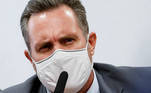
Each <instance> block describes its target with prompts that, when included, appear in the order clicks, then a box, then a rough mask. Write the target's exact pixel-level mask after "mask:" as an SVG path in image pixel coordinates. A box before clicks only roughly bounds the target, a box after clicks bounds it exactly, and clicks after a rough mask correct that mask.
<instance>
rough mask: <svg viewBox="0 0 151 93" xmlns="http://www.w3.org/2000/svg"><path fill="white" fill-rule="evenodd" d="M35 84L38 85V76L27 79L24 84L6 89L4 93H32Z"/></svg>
mask: <svg viewBox="0 0 151 93" xmlns="http://www.w3.org/2000/svg"><path fill="white" fill-rule="evenodd" d="M35 83H37V76H36V75H34V76H32V77H31V78H29V79H27V80H26V81H25V82H23V83H20V84H18V85H15V86H12V87H9V88H7V89H4V90H3V91H2V93H30V91H32V89H33V85H35ZM0 93H1V92H0Z"/></svg>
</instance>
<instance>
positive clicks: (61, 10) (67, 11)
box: [29, 5, 75, 21]
mask: <svg viewBox="0 0 151 93" xmlns="http://www.w3.org/2000/svg"><path fill="white" fill-rule="evenodd" d="M59 14H60V15H65V16H68V17H71V18H75V13H74V11H73V10H72V9H71V8H70V7H68V6H67V5H59V6H58V7H55V8H50V9H48V10H45V11H42V12H38V13H33V14H32V15H31V17H30V19H31V18H33V17H39V18H40V19H44V18H46V17H47V16H52V15H59ZM30 19H29V21H30Z"/></svg>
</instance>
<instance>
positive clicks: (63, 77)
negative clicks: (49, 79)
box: [54, 71, 68, 93]
mask: <svg viewBox="0 0 151 93" xmlns="http://www.w3.org/2000/svg"><path fill="white" fill-rule="evenodd" d="M67 79H68V73H67V72H66V71H63V72H61V74H60V76H59V79H58V82H57V85H56V88H55V90H54V93H64V88H65V86H66V83H67Z"/></svg>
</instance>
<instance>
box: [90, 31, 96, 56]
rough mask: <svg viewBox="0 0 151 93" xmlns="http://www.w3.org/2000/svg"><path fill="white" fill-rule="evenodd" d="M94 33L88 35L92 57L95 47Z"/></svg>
mask: <svg viewBox="0 0 151 93" xmlns="http://www.w3.org/2000/svg"><path fill="white" fill-rule="evenodd" d="M96 39H97V37H96V33H95V32H91V33H90V34H89V49H90V50H89V51H90V55H91V56H93V55H94V49H95V45H96Z"/></svg>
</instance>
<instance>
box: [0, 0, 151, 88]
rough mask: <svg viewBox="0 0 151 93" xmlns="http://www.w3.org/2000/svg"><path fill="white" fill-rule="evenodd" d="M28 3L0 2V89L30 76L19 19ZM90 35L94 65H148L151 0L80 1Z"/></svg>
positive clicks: (150, 59)
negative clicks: (92, 36) (92, 34)
mask: <svg viewBox="0 0 151 93" xmlns="http://www.w3.org/2000/svg"><path fill="white" fill-rule="evenodd" d="M27 2H28V0H3V1H1V3H0V11H1V13H0V89H5V88H7V87H9V86H12V85H15V84H18V83H21V82H23V81H25V80H26V79H27V78H29V77H30V76H32V75H33V74H35V73H34V71H33V68H32V66H31V64H30V62H29V61H28V60H27V59H26V58H25V56H24V49H27V48H26V46H25V43H24V40H23V38H22V35H21V30H20V25H19V21H20V16H21V13H22V12H23V10H24V7H25V5H26V4H27ZM82 3H83V4H84V6H85V8H86V10H87V18H88V22H89V28H90V31H91V32H96V34H97V39H98V40H97V46H96V51H95V55H94V57H93V60H94V62H100V63H108V64H113V65H115V66H151V0H82Z"/></svg>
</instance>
